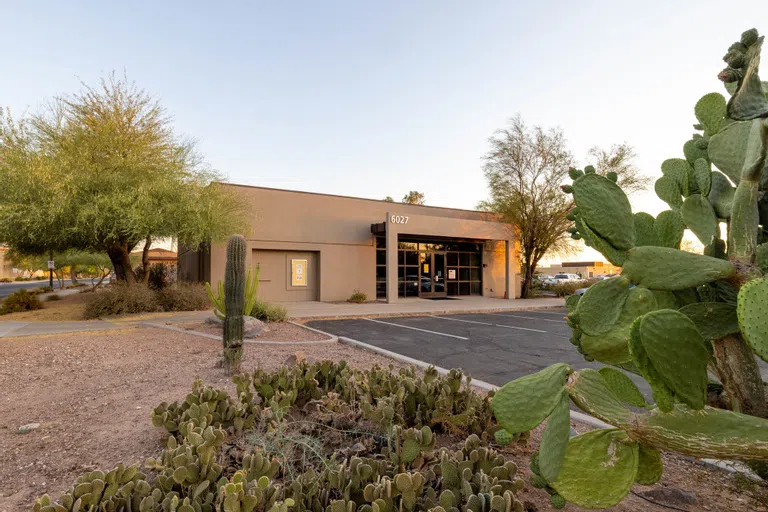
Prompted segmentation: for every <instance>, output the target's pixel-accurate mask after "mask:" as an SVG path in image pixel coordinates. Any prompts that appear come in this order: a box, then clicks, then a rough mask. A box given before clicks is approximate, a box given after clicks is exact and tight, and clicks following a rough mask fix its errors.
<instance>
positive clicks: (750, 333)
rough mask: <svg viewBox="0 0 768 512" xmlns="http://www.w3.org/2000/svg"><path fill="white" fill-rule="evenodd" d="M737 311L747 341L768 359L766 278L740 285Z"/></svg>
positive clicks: (758, 353) (767, 290)
mask: <svg viewBox="0 0 768 512" xmlns="http://www.w3.org/2000/svg"><path fill="white" fill-rule="evenodd" d="M737 312H738V320H739V326H740V327H741V332H742V333H743V334H744V338H745V339H746V340H747V343H749V346H750V347H752V350H754V352H755V354H757V355H758V356H759V357H760V358H761V359H762V360H763V361H768V279H765V278H764V279H755V280H753V281H750V282H748V283H746V284H745V285H744V286H742V287H741V290H739V302H738V306H737Z"/></svg>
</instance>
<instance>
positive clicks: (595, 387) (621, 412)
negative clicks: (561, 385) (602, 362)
mask: <svg viewBox="0 0 768 512" xmlns="http://www.w3.org/2000/svg"><path fill="white" fill-rule="evenodd" d="M568 394H569V396H570V397H571V400H573V403H574V404H576V405H577V406H578V407H579V408H580V409H582V410H584V411H586V412H587V413H589V414H591V415H592V416H595V417H596V418H600V419H602V420H604V421H608V422H622V421H629V420H630V419H631V411H630V410H629V409H628V408H627V407H626V406H625V405H624V404H623V403H621V401H619V398H618V397H617V396H616V395H615V394H614V393H613V391H611V389H610V388H609V387H608V385H607V384H606V383H605V379H603V376H602V375H601V374H600V372H598V371H597V370H592V369H590V368H587V369H584V370H580V371H578V372H576V373H574V374H573V375H571V378H570V379H569V389H568Z"/></svg>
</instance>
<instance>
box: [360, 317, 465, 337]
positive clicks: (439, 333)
mask: <svg viewBox="0 0 768 512" xmlns="http://www.w3.org/2000/svg"><path fill="white" fill-rule="evenodd" d="M363 320H368V321H369V322H376V323H377V324H385V325H394V326H395V327H402V328H403V329H413V330H414V331H421V332H427V333H429V334H437V335H438V336H447V337H449V338H456V339H459V340H468V339H469V338H465V337H464V336H456V335H455V334H446V333H444V332H435V331H428V330H427V329H419V328H418V327H411V326H410V325H403V324H394V323H392V322H383V321H381V320H374V319H373V318H363Z"/></svg>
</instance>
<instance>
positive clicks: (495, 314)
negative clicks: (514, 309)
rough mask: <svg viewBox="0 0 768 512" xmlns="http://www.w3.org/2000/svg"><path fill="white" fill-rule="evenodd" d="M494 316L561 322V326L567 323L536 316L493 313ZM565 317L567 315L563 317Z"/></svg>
mask: <svg viewBox="0 0 768 512" xmlns="http://www.w3.org/2000/svg"><path fill="white" fill-rule="evenodd" d="M493 315H494V316H508V317H510V318H524V319H526V320H541V321H543V322H560V323H561V324H565V323H567V322H566V321H565V320H554V319H552V318H542V317H540V316H539V317H535V316H523V315H508V314H505V313H493ZM563 316H565V315H563Z"/></svg>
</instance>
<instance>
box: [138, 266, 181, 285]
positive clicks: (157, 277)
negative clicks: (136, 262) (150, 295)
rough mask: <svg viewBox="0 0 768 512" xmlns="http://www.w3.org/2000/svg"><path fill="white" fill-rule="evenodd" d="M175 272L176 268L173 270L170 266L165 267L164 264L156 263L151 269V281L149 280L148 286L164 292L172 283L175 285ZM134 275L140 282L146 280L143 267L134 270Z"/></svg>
mask: <svg viewBox="0 0 768 512" xmlns="http://www.w3.org/2000/svg"><path fill="white" fill-rule="evenodd" d="M175 272H176V269H175V268H171V267H169V266H168V265H163V264H162V263H155V264H153V265H151V266H150V267H149V279H148V280H147V284H148V285H149V287H150V288H152V289H153V290H162V289H163V288H165V287H166V286H169V285H170V284H171V283H173V281H174V278H175V275H174V274H175ZM134 273H135V274H136V279H138V280H139V281H142V280H143V279H144V268H143V267H141V266H138V267H136V268H135V269H134Z"/></svg>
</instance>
